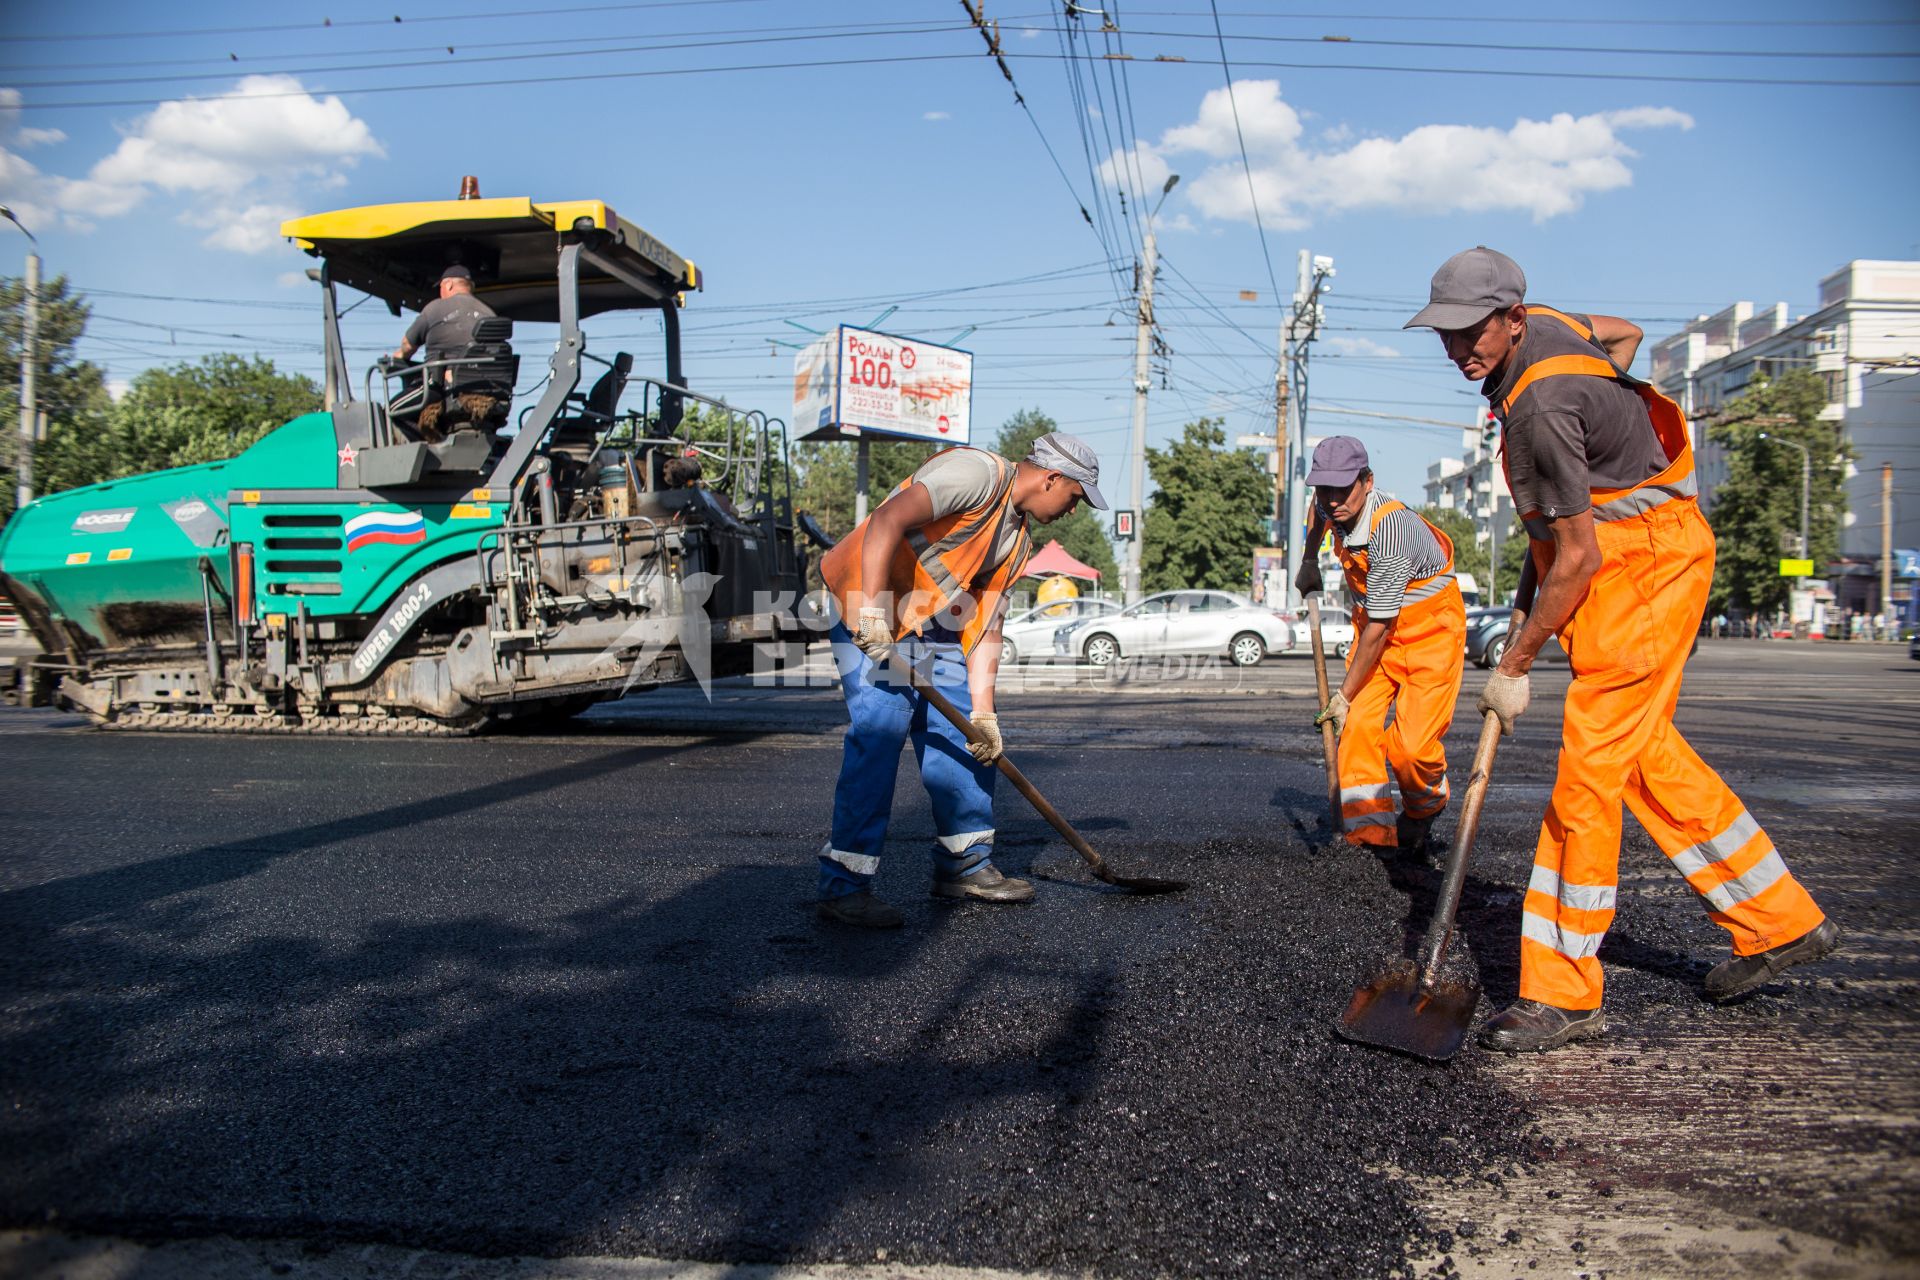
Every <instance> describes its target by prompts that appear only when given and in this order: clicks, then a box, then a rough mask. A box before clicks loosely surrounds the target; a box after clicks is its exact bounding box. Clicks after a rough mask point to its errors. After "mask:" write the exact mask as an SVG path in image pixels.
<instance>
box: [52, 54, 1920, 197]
mask: <svg viewBox="0 0 1920 1280" xmlns="http://www.w3.org/2000/svg"><path fill="white" fill-rule="evenodd" d="M979 56H980V55H979V54H977V53H922V54H893V55H890V56H879V57H867V58H817V59H811V60H805V61H799V62H749V63H734V64H731V65H727V66H709V67H657V68H650V69H646V70H629V71H603V72H576V73H573V74H569V75H558V76H524V77H516V78H511V79H500V78H493V79H486V80H438V81H432V82H427V83H412V84H381V85H365V86H359V87H345V88H339V87H326V86H318V87H312V88H308V87H302V88H300V89H288V90H273V91H270V92H266V93H247V94H233V93H229V94H214V95H209V96H208V97H205V98H199V99H195V101H200V102H218V101H222V100H225V99H229V98H231V99H236V100H242V101H252V100H261V101H265V100H269V99H274V98H305V97H311V96H313V95H315V94H329V95H332V96H335V97H342V98H348V97H358V96H365V95H369V94H388V93H444V92H446V91H447V90H449V89H501V88H511V87H515V86H519V85H547V86H550V85H562V84H583V83H589V82H593V81H610V80H643V79H654V78H658V77H664V76H693V75H728V74H733V73H735V72H750V71H812V70H822V69H826V68H830V67H862V66H906V65H910V64H916V63H931V62H970V61H973V60H974V59H977V58H978V57H979ZM1058 56H1059V55H1057V54H1049V53H1004V52H1003V53H1002V54H1001V55H1000V57H1001V58H1003V59H1026V60H1041V61H1052V60H1054V59H1056V58H1058ZM1136 62H1139V63H1140V64H1141V65H1148V66H1155V67H1180V66H1186V65H1189V64H1187V63H1184V62H1161V61H1158V60H1154V61H1151V62H1141V60H1139V59H1136ZM1239 65H1240V67H1241V68H1242V69H1246V68H1255V69H1259V70H1267V69H1277V70H1293V71H1332V72H1341V71H1364V72H1375V73H1387V74H1393V75H1436V76H1482V77H1487V76H1494V77H1502V78H1507V79H1528V80H1611V81H1632V82H1644V83H1654V84H1736V85H1756V86H1764V87H1767V88H1840V89H1912V88H1917V87H1920V80H1833V79H1809V78H1795V79H1768V78H1766V77H1760V76H1666V75H1647V74H1639V73H1628V72H1605V71H1527V70H1520V69H1516V68H1467V67H1403V66H1388V65H1376V64H1368V63H1352V62H1349V63H1326V62H1279V61H1247V60H1242V61H1241V62H1240V63H1239ZM172 101H177V99H173V98H96V99H85V100H79V101H66V102H22V103H20V104H18V109H20V110H28V111H63V110H72V109H76V108H93V107H156V106H160V105H161V104H163V103H166V102H172ZM1021 106H1022V108H1023V109H1026V104H1025V101H1024V99H1022V100H1021ZM1027 118H1028V120H1029V122H1031V123H1032V125H1033V127H1034V131H1035V132H1036V133H1037V134H1038V135H1039V137H1040V142H1041V145H1042V146H1044V147H1045V148H1046V150H1047V155H1048V157H1049V158H1050V159H1051V160H1052V161H1053V164H1054V169H1055V170H1056V171H1057V172H1058V173H1059V174H1060V178H1061V181H1063V182H1065V183H1066V184H1067V189H1068V191H1069V192H1070V193H1071V194H1073V196H1074V199H1075V201H1076V202H1077V203H1079V206H1080V210H1081V213H1082V215H1083V216H1084V217H1085V218H1086V221H1087V223H1088V224H1089V225H1090V226H1091V225H1092V222H1093V216H1092V214H1090V213H1088V212H1087V211H1086V206H1085V203H1084V202H1083V201H1080V198H1079V192H1078V191H1077V190H1076V189H1075V188H1074V186H1073V183H1072V180H1071V179H1069V178H1068V177H1067V174H1066V170H1065V169H1064V168H1063V167H1062V166H1061V164H1060V158H1059V156H1058V155H1057V154H1055V152H1054V150H1053V144H1052V143H1051V142H1049V141H1048V140H1047V136H1046V133H1045V132H1044V131H1043V130H1041V128H1040V123H1039V121H1038V120H1035V119H1034V118H1033V115H1032V112H1031V110H1028V111H1027Z"/></svg>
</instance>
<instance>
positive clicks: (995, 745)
mask: <svg viewBox="0 0 1920 1280" xmlns="http://www.w3.org/2000/svg"><path fill="white" fill-rule="evenodd" d="M973 727H974V728H976V729H978V730H979V731H980V736H981V737H982V738H985V739H986V741H985V742H973V741H969V742H968V743H967V750H968V751H969V752H970V753H971V754H972V755H973V758H974V759H975V760H978V761H979V762H980V763H981V764H992V763H993V762H994V761H995V760H998V759H999V758H1000V756H1001V755H1002V754H1003V753H1004V752H1005V751H1006V749H1007V744H1006V743H1005V742H1003V741H1002V740H1001V738H1000V717H999V716H997V715H995V714H993V712H991V711H982V712H980V713H979V714H978V715H975V716H974V717H973Z"/></svg>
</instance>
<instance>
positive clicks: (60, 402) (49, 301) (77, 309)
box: [0, 276, 108, 520]
mask: <svg viewBox="0 0 1920 1280" xmlns="http://www.w3.org/2000/svg"><path fill="white" fill-rule="evenodd" d="M26 296H27V290H26V282H25V281H23V280H22V279H20V278H19V277H17V276H11V277H0V424H4V426H3V427H0V430H3V431H4V433H5V435H6V437H7V440H6V444H5V445H4V446H0V458H4V459H5V467H4V475H3V476H0V480H3V482H4V486H5V492H4V494H0V520H4V519H5V518H6V517H8V516H11V515H12V514H13V502H14V494H15V492H16V490H17V488H18V482H17V479H16V476H17V470H16V468H17V466H18V463H17V461H16V457H17V455H16V450H17V449H18V448H19V440H20V381H19V371H20V351H21V347H22V345H23V336H24V331H25V328H26V307H25V302H26ZM39 301H40V321H39V334H38V340H37V341H36V342H35V344H34V345H35V350H36V352H37V354H38V356H39V360H38V367H37V369H36V371H35V383H34V397H33V398H34V400H35V401H36V402H37V404H38V408H39V410H40V411H41V412H42V413H44V414H46V415H47V423H48V428H47V429H48V432H49V434H51V433H53V432H56V431H60V430H62V429H72V428H74V427H76V426H90V425H97V423H98V421H99V419H100V417H101V416H102V415H103V414H104V413H105V412H106V410H107V406H108V399H107V382H106V374H105V373H104V372H103V371H102V370H101V368H100V367H99V366H98V365H96V364H93V363H92V362H90V361H86V360H80V359H77V358H76V357H75V355H74V345H75V344H76V343H77V342H78V341H79V340H80V335H81V334H82V333H84V332H85V331H86V327H87V318H88V315H89V313H90V308H89V307H88V305H87V301H86V299H85V298H84V297H82V296H81V295H79V294H75V293H72V292H70V289H69V286H68V284H67V278H66V277H65V276H55V277H54V278H53V279H52V280H42V281H41V282H40V299H39ZM49 443H50V442H49ZM45 447H46V446H45V445H42V446H40V447H39V448H36V449H35V461H34V482H33V487H34V490H35V492H38V493H46V492H49V491H50V487H49V485H48V484H47V482H46V479H45V470H44V468H43V466H42V465H41V463H40V460H39V452H40V448H45Z"/></svg>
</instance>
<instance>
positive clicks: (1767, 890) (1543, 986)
mask: <svg viewBox="0 0 1920 1280" xmlns="http://www.w3.org/2000/svg"><path fill="white" fill-rule="evenodd" d="M1594 533H1595V537H1596V538H1597V539H1598V541H1599V544H1600V552H1601V564H1600V569H1599V571H1598V572H1596V573H1595V574H1594V577H1593V581H1592V583H1591V584H1589V586H1588V588H1587V594H1586V596H1585V597H1584V598H1583V599H1582V600H1581V602H1580V605H1579V607H1578V608H1577V609H1576V610H1575V611H1574V615H1573V617H1572V619H1571V620H1570V621H1569V622H1568V624H1567V625H1566V626H1565V627H1564V628H1562V630H1561V644H1562V646H1563V647H1564V648H1565V649H1566V650H1567V655H1568V657H1569V659H1570V660H1571V663H1572V666H1573V673H1574V674H1573V682H1572V684H1571V686H1570V687H1569V688H1568V690H1567V704H1566V714H1565V717H1564V718H1563V722H1562V723H1563V728H1562V739H1561V749H1560V765H1559V772H1558V774H1557V776H1556V777H1555V779H1554V784H1553V797H1552V799H1551V800H1550V801H1549V802H1548V805H1547V813H1546V817H1545V819H1544V820H1543V821H1542V822H1541V824H1540V839H1539V844H1538V847H1537V849H1536V851H1535V855H1534V871H1533V877H1532V879H1531V880H1530V881H1529V882H1528V886H1527V899H1526V906H1525V915H1524V917H1523V918H1522V920H1521V930H1520V995H1521V996H1522V997H1523V998H1525V999H1529V1000H1539V1001H1542V1002H1544V1003H1546V1004H1551V1005H1557V1006H1559V1007H1560V1008H1563V1009H1593V1008H1597V1007H1598V1006H1599V1004H1600V1000H1601V995H1602V988H1603V977H1602V973H1601V966H1600V960H1599V958H1598V955H1597V953H1598V952H1599V950H1600V946H1601V943H1602V942H1603V941H1604V939H1605V937H1606V932H1607V928H1608V926H1609V925H1610V924H1612V922H1613V910H1614V896H1615V886H1616V884H1617V883H1618V880H1619V862H1620V825H1621V821H1622V814H1621V805H1622V803H1623V802H1624V803H1625V805H1626V807H1627V808H1629V809H1631V810H1632V811H1633V814H1634V817H1636V818H1638V819H1639V821H1640V825H1641V826H1643V827H1645V828H1646V830H1647V833H1648V834H1649V835H1651V836H1652V837H1653V840H1654V843H1656V844H1658V845H1659V846H1660V848H1661V849H1662V850H1663V851H1664V852H1665V853H1666V855H1667V857H1668V858H1669V859H1670V860H1671V861H1672V863H1673V866H1674V869H1675V870H1677V871H1679V872H1680V874H1681V875H1682V876H1684V877H1686V880H1687V883H1688V884H1689V885H1691V886H1692V887H1693V889H1694V891H1695V892H1696V893H1698V894H1699V895H1700V897H1701V901H1702V904H1703V905H1704V906H1705V907H1706V908H1707V915H1708V916H1709V918H1711V919H1712V920H1714V921H1715V922H1716V923H1718V924H1719V925H1720V926H1721V927H1723V928H1725V929H1726V930H1727V931H1728V933H1730V934H1731V935H1732V937H1733V950H1734V953H1735V954H1736V955H1752V954H1754V953H1755V952H1759V951H1765V950H1767V949H1768V948H1770V947H1775V946H1778V945H1779V944H1781V943H1783V942H1791V941H1792V940H1793V939H1795V938H1798V937H1800V936H1801V935H1803V934H1805V933H1807V932H1808V931H1809V930H1811V929H1813V928H1814V927H1815V926H1817V925H1818V924H1819V923H1820V922H1821V920H1822V919H1823V918H1824V917H1823V916H1822V915H1821V913H1820V908H1819V907H1817V906H1815V905H1814V902H1813V899H1812V898H1811V897H1810V896H1808V894H1807V891H1806V890H1805V889H1803V888H1802V887H1801V886H1800V884H1799V882H1798V881H1796V880H1795V879H1794V878H1793V876H1792V875H1790V874H1789V873H1788V871H1787V868H1786V864H1785V863H1784V862H1783V861H1782V860H1781V858H1780V855H1779V854H1778V853H1777V852H1776V851H1775V850H1774V847H1773V843H1772V842H1771V841H1770V840H1768V839H1767V836H1766V833H1765V832H1764V831H1762V830H1761V829H1760V825H1759V824H1758V823H1757V822H1755V821H1754V820H1753V817H1752V815H1750V814H1749V813H1748V812H1747V810H1746V807H1745V806H1744V805H1742V804H1741V803H1740V799H1739V797H1738V796H1736V795H1734V794H1733V792H1732V790H1731V789H1729V788H1728V786H1727V784H1726V783H1725V782H1723V781H1721V779H1720V775H1718V774H1717V773H1715V772H1714V771H1713V770H1712V769H1711V768H1709V767H1708V766H1707V764H1706V762H1705V761H1703V760H1701V759H1700V757H1699V756H1698V755H1697V754H1696V753H1695V752H1694V750H1693V748H1692V747H1691V746H1689V745H1688V744H1687V741H1686V739H1685V738H1683V737H1681V735H1680V733H1679V731H1678V730H1677V729H1675V728H1674V725H1673V712H1674V707H1675V705H1676V704H1677V703H1678V701H1679V698H1680V681H1681V677H1682V675H1683V674H1684V671H1685V667H1686V659H1687V651H1688V649H1689V647H1690V646H1691V645H1692V643H1693V637H1694V633H1695V631H1696V630H1697V628H1698V627H1699V624H1700V615H1701V612H1702V611H1703V610H1704V609H1705V607H1706V600H1707V591H1708V588H1709V587H1710V586H1711V584H1712V581H1713V559H1714V548H1713V533H1712V531H1711V530H1710V529H1708V527H1707V524H1706V521H1705V520H1704V519H1703V518H1702V517H1701V515H1700V512H1699V509H1698V507H1697V506H1696V505H1695V504H1694V503H1692V502H1690V501H1673V500H1668V501H1664V502H1661V503H1658V504H1656V505H1655V506H1653V507H1652V508H1651V509H1650V510H1648V511H1645V512H1643V513H1641V514H1640V515H1637V516H1632V517H1629V518H1627V519H1621V520H1604V521H1596V523H1595V526H1594Z"/></svg>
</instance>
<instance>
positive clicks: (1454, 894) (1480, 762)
mask: <svg viewBox="0 0 1920 1280" xmlns="http://www.w3.org/2000/svg"><path fill="white" fill-rule="evenodd" d="M1499 747H1500V717H1499V716H1496V715H1494V714H1493V713H1492V712H1491V711H1489V712H1487V715H1486V719H1485V720H1484V721H1482V722H1481V725H1480V742H1479V744H1478V745H1477V746H1476V747H1475V748H1474V752H1473V772H1472V773H1470V774H1468V775H1467V799H1466V803H1464V804H1463V805H1462V806H1461V807H1460V824H1459V825H1458V826H1457V827H1455V828H1454V832H1453V847H1452V848H1451V849H1450V850H1448V852H1447V874H1446V878H1445V879H1444V880H1442V881H1441V882H1440V900H1439V901H1438V902H1436V903H1435V904H1434V907H1433V923H1432V924H1431V925H1430V926H1428V928H1427V938H1426V945H1425V946H1423V947H1422V948H1421V951H1422V959H1421V964H1420V971H1421V982H1422V983H1423V984H1425V985H1428V986H1431V985H1432V984H1433V983H1434V982H1435V980H1436V979H1437V978H1438V977H1439V974H1440V962H1441V961H1442V960H1443V959H1445V958H1446V954H1447V943H1448V941H1449V940H1450V939H1451V938H1452V937H1453V916H1454V913H1455V912H1456V911H1458V910H1459V909H1460V891H1461V889H1462V888H1464V887H1465V886H1466V883H1467V857H1468V855H1470V854H1471V853H1472V852H1473V842H1474V838H1475V837H1476V836H1478V835H1479V834H1480V810H1481V809H1482V807H1484V806H1485V804H1486V801H1487V784H1488V782H1490V781H1491V780H1492V778H1493V756H1494V752H1495V751H1497V750H1498V749H1499Z"/></svg>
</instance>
